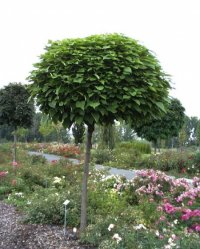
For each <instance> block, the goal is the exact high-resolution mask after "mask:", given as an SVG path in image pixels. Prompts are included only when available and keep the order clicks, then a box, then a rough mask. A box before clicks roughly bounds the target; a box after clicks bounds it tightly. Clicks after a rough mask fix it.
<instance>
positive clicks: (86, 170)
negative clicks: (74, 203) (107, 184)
mask: <svg viewBox="0 0 200 249" xmlns="http://www.w3.org/2000/svg"><path fill="white" fill-rule="evenodd" d="M93 131H94V126H93V125H90V126H88V129H87V139H86V152H85V162H84V168H83V181H82V196H81V225H80V231H81V232H84V230H85V228H86V226H87V199H88V197H87V183H88V175H89V163H90V154H91V153H90V152H91V147H92V133H93Z"/></svg>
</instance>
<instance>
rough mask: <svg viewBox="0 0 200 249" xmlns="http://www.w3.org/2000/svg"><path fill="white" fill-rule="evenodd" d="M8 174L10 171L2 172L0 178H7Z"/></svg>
mask: <svg viewBox="0 0 200 249" xmlns="http://www.w3.org/2000/svg"><path fill="white" fill-rule="evenodd" d="M7 174H8V171H0V178H1V177H5V176H6V175H7Z"/></svg>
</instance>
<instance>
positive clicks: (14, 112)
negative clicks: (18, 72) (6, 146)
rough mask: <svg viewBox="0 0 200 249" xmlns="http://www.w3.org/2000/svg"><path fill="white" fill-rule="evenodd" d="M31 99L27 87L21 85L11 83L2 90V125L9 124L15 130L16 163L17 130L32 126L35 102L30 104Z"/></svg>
mask: <svg viewBox="0 0 200 249" xmlns="http://www.w3.org/2000/svg"><path fill="white" fill-rule="evenodd" d="M29 97H30V95H29V92H28V91H27V89H26V87H25V86H24V85H22V84H20V83H10V84H9V85H7V86H5V87H4V88H2V89H0V124H7V125H8V126H10V127H12V128H13V129H14V161H16V141H17V138H16V131H17V128H19V127H21V128H28V127H30V126H31V125H32V118H33V114H34V104H33V101H30V102H28V99H29Z"/></svg>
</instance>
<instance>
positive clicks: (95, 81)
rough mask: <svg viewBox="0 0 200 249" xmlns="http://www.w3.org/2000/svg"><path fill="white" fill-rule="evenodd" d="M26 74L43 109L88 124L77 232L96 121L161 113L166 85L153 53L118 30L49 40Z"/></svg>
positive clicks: (56, 117)
mask: <svg viewBox="0 0 200 249" xmlns="http://www.w3.org/2000/svg"><path fill="white" fill-rule="evenodd" d="M35 68H36V69H35V70H33V71H32V73H31V75H30V77H29V79H30V81H31V82H32V84H31V85H30V90H31V93H32V96H34V97H36V98H37V103H38V105H40V108H41V110H42V111H43V112H44V113H47V114H49V115H50V116H51V117H52V119H53V120H54V121H55V122H56V121H61V122H63V125H64V126H65V127H70V126H71V125H72V124H73V123H77V124H81V123H82V122H84V123H85V124H86V125H87V141H86V155H85V163H84V174H83V184H82V199H81V231H83V230H84V229H85V227H86V221H87V219H86V210H87V179H88V173H89V161H90V150H91V146H92V145H91V141H92V134H93V131H94V126H95V124H96V123H97V124H101V125H108V124H113V123H114V120H118V121H119V120H125V121H126V122H127V123H129V122H132V123H133V122H134V123H135V122H139V121H140V122H143V121H144V120H147V119H148V118H150V117H152V116H155V117H156V116H160V115H161V114H162V113H163V112H164V110H165V105H166V104H167V102H168V90H169V88H170V85H169V82H168V80H167V78H166V75H165V74H164V73H163V71H162V69H161V67H160V65H159V63H158V61H157V59H156V58H155V56H154V55H153V54H152V53H151V52H150V51H149V50H148V49H147V48H145V47H144V46H142V45H140V44H138V42H136V41H135V40H133V39H131V38H128V37H125V36H123V35H118V34H109V35H95V36H90V37H87V38H81V39H65V40H62V41H56V42H50V43H49V44H48V46H47V47H46V52H45V53H44V54H43V55H41V56H40V61H39V62H38V63H37V64H35Z"/></svg>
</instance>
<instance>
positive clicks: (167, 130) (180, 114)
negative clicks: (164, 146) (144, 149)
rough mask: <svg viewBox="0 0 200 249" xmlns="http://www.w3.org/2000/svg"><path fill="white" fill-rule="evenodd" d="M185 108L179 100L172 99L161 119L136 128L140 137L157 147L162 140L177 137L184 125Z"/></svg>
mask: <svg viewBox="0 0 200 249" xmlns="http://www.w3.org/2000/svg"><path fill="white" fill-rule="evenodd" d="M184 111H185V108H184V107H183V106H182V104H181V102H180V101H179V100H178V99H175V98H172V99H171V102H170V104H169V106H168V110H167V112H166V113H165V114H164V115H163V116H162V117H161V118H160V119H153V120H150V121H149V122H146V124H143V125H139V126H136V127H135V131H136V132H137V134H138V136H140V137H142V138H146V139H147V140H149V141H151V142H153V143H154V145H155V151H156V147H157V144H158V142H159V141H160V140H161V139H167V138H169V137H171V138H173V137H177V136H178V134H179V131H180V129H181V128H182V126H183V124H184V118H185V114H184Z"/></svg>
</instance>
